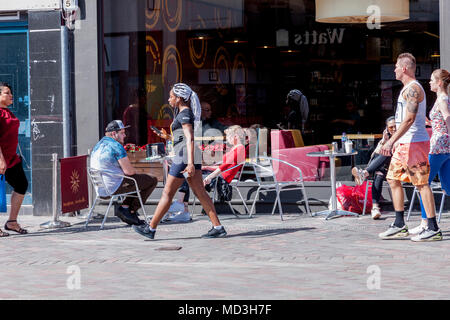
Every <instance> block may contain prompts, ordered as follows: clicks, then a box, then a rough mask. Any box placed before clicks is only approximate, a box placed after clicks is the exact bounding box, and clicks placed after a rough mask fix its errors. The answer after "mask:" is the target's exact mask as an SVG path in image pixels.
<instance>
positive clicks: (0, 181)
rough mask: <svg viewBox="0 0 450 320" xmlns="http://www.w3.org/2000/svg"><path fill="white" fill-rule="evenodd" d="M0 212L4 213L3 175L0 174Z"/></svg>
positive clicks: (4, 192) (4, 186)
mask: <svg viewBox="0 0 450 320" xmlns="http://www.w3.org/2000/svg"><path fill="white" fill-rule="evenodd" d="M0 212H6V185H5V175H4V174H0Z"/></svg>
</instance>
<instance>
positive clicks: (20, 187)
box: [5, 161, 28, 195]
mask: <svg viewBox="0 0 450 320" xmlns="http://www.w3.org/2000/svg"><path fill="white" fill-rule="evenodd" d="M5 180H6V182H8V184H9V185H10V186H11V187H12V188H13V189H14V192H16V193H18V194H22V195H24V194H25V193H26V192H27V189H28V180H27V177H26V176H25V172H24V171H23V167H22V161H21V162H19V163H18V164H16V165H15V166H14V167H11V168H9V169H6V172H5Z"/></svg>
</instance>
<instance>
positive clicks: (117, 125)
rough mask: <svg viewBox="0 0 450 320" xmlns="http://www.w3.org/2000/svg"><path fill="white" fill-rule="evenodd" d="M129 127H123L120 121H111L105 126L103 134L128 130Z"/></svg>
mask: <svg viewBox="0 0 450 320" xmlns="http://www.w3.org/2000/svg"><path fill="white" fill-rule="evenodd" d="M129 127H130V126H124V125H123V122H122V121H121V120H113V121H111V122H110V123H108V125H107V126H106V129H105V132H112V131H119V130H122V129H126V128H129Z"/></svg>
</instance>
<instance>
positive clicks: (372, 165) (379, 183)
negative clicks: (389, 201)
mask: <svg viewBox="0 0 450 320" xmlns="http://www.w3.org/2000/svg"><path fill="white" fill-rule="evenodd" d="M395 131H396V126H395V118H394V117H389V118H388V119H387V120H386V129H384V131H383V138H382V139H381V140H380V142H379V143H378V145H377V147H376V148H375V151H374V152H373V153H372V155H371V157H370V160H369V163H368V165H367V167H366V169H360V168H356V167H354V168H353V169H352V174H353V176H354V177H355V181H356V183H357V184H362V183H363V182H364V180H365V179H366V178H367V177H368V176H369V175H371V174H374V181H373V184H372V202H373V205H372V211H371V215H372V218H373V219H378V218H380V216H381V212H380V205H379V202H380V198H381V191H382V188H383V181H384V179H385V178H386V174H387V170H388V168H389V163H390V162H391V157H387V156H383V155H381V154H380V153H379V151H380V149H381V147H382V146H383V144H384V143H386V141H388V140H389V139H390V137H391V136H392V135H393V134H394V133H395Z"/></svg>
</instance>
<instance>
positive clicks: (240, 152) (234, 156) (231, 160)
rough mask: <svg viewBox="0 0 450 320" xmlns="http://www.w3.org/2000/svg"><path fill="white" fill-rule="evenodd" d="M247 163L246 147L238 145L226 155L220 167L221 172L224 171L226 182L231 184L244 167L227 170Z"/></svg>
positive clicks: (223, 175)
mask: <svg viewBox="0 0 450 320" xmlns="http://www.w3.org/2000/svg"><path fill="white" fill-rule="evenodd" d="M244 161H245V147H244V146H243V145H242V144H238V145H237V146H234V147H233V148H232V149H231V150H230V151H228V152H227V153H225V154H224V156H223V159H222V164H221V165H220V166H219V168H220V171H222V177H223V178H224V179H225V181H226V182H228V183H230V182H231V180H233V178H234V176H235V175H236V173H238V171H239V170H240V169H241V168H242V165H240V166H238V167H236V168H233V169H231V170H228V171H227V172H224V171H225V170H227V169H229V168H232V167H234V166H235V165H237V164H238V163H241V162H244Z"/></svg>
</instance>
